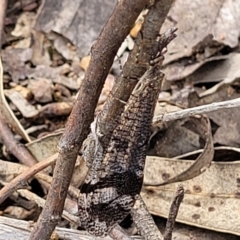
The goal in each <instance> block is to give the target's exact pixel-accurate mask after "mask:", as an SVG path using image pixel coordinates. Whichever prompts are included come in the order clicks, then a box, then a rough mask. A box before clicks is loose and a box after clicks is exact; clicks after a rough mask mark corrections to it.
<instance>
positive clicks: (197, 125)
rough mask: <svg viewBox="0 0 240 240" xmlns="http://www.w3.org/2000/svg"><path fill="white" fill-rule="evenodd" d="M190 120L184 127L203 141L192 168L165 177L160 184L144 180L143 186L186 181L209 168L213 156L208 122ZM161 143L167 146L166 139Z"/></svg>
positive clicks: (204, 119) (195, 119) (204, 118)
mask: <svg viewBox="0 0 240 240" xmlns="http://www.w3.org/2000/svg"><path fill="white" fill-rule="evenodd" d="M190 119H191V121H188V122H186V123H185V125H187V126H186V127H188V128H189V129H190V130H192V131H196V132H197V133H198V134H199V136H200V138H201V139H203V140H204V141H205V146H204V151H203V152H202V153H201V154H200V155H199V156H198V158H197V159H196V161H195V162H194V163H193V165H192V166H190V167H189V168H187V169H184V171H182V172H178V174H177V175H176V176H169V175H165V179H164V182H162V183H153V182H152V181H151V183H150V182H148V181H147V180H146V181H145V182H144V184H145V185H149V184H150V185H152V186H153V185H155V186H161V185H166V184H169V183H174V182H181V181H186V180H188V179H191V178H194V177H196V176H198V175H200V174H202V173H203V172H204V171H206V169H207V168H208V167H209V166H210V164H211V161H212V159H213V154H214V147H213V141H212V133H211V126H210V121H209V119H208V118H207V117H206V116H201V117H192V118H190ZM163 141H164V142H165V141H166V145H167V144H169V143H168V142H167V139H165V140H163ZM170 146H171V145H170ZM157 176H159V175H157Z"/></svg>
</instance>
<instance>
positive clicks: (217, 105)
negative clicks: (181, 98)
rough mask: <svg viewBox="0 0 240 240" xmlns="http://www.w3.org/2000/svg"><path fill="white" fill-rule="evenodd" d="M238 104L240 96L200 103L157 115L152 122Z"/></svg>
mask: <svg viewBox="0 0 240 240" xmlns="http://www.w3.org/2000/svg"><path fill="white" fill-rule="evenodd" d="M239 106H240V98H236V99H233V100H228V101H223V102H216V103H211V104H206V105H202V106H198V107H194V108H188V109H184V110H180V111H176V112H171V113H165V114H162V115H158V116H155V117H154V118H153V123H154V124H156V123H158V122H168V121H173V120H177V119H181V118H185V117H191V116H194V115H197V114H203V113H208V112H213V111H217V110H220V109H229V108H235V107H239Z"/></svg>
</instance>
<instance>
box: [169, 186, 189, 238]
mask: <svg viewBox="0 0 240 240" xmlns="http://www.w3.org/2000/svg"><path fill="white" fill-rule="evenodd" d="M183 197H184V189H183V186H182V185H181V184H180V185H179V186H178V189H177V193H176V196H175V198H174V199H173V202H172V204H171V207H170V211H169V215H168V220H167V224H166V228H165V232H164V240H171V239H172V232H173V228H174V224H175V219H176V217H177V214H178V210H179V207H180V204H181V202H182V200H183Z"/></svg>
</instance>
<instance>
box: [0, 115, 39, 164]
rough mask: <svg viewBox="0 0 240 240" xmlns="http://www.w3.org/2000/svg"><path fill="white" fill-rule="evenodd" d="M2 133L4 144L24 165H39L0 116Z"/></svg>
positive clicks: (0, 130)
mask: <svg viewBox="0 0 240 240" xmlns="http://www.w3.org/2000/svg"><path fill="white" fill-rule="evenodd" d="M0 133H1V138H2V141H3V144H4V145H5V146H6V147H7V149H8V150H9V151H10V152H11V153H12V154H13V155H14V156H15V157H16V158H17V159H18V160H19V161H20V162H21V163H22V164H24V165H27V166H33V165H34V164H36V163H37V161H36V160H35V158H34V157H33V156H32V155H31V153H30V152H29V151H28V150H27V148H26V147H25V146H24V145H23V144H20V143H19V142H18V141H17V140H16V138H15V137H14V135H13V133H12V131H11V130H10V129H9V127H8V125H7V124H6V122H5V120H4V119H3V118H2V116H0Z"/></svg>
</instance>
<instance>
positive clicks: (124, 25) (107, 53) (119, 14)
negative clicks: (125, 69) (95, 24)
mask: <svg viewBox="0 0 240 240" xmlns="http://www.w3.org/2000/svg"><path fill="white" fill-rule="evenodd" d="M147 3H148V1H147V0H138V1H130V0H122V1H120V2H119V3H118V5H117V6H116V8H115V10H114V12H113V14H112V16H111V17H110V18H109V20H108V22H107V23H106V25H105V27H104V28H103V30H102V32H101V34H100V36H99V38H98V39H97V41H96V43H95V44H94V45H93V47H92V49H91V61H90V64H89V67H88V69H87V72H86V75H85V78H84V80H83V82H82V85H81V89H80V90H79V95H78V98H77V101H76V103H75V105H74V107H73V110H72V112H71V115H70V116H69V119H68V122H67V125H66V128H65V131H64V133H63V135H62V138H61V140H60V143H59V156H58V159H57V162H56V166H55V169H54V174H53V182H52V184H51V188H50V190H49V193H48V196H47V200H46V204H45V206H44V209H43V211H42V213H41V215H40V217H39V219H38V222H37V224H36V228H35V229H34V230H33V231H32V233H31V236H30V239H31V240H40V239H41V240H47V239H49V238H50V236H51V234H52V232H53V230H54V228H55V226H56V225H57V223H58V221H59V220H60V219H61V214H62V211H63V206H64V201H65V198H66V195H67V189H68V186H69V184H70V181H71V177H72V173H73V169H74V165H75V162H76V158H77V155H78V152H79V150H80V147H81V145H82V143H83V140H84V139H85V138H86V137H87V134H88V133H89V126H90V123H91V122H92V121H93V117H94V110H95V107H96V104H97V101H98V98H99V95H100V92H101V89H102V87H103V84H104V81H105V79H106V77H107V74H108V72H109V69H110V67H111V65H112V63H113V60H114V57H115V53H116V52H117V50H118V48H119V47H120V45H121V43H122V42H123V40H124V39H125V38H126V36H127V35H128V33H129V32H130V29H131V28H132V26H133V24H134V22H135V21H136V19H137V17H138V15H139V14H140V12H141V11H142V9H143V8H144V7H145V6H146V5H147ZM116 30H117V31H116Z"/></svg>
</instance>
